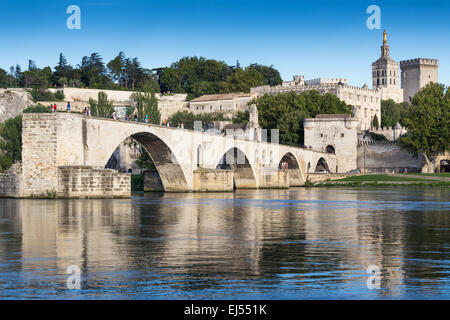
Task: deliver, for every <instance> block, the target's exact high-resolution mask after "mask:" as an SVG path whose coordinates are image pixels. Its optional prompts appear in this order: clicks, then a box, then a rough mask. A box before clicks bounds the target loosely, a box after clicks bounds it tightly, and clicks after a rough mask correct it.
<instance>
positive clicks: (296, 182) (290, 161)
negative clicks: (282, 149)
mask: <svg viewBox="0 0 450 320" xmlns="http://www.w3.org/2000/svg"><path fill="white" fill-rule="evenodd" d="M283 162H286V163H287V170H288V172H289V185H290V186H291V187H300V186H303V185H304V184H305V179H304V176H303V173H302V169H301V167H300V162H299V161H298V160H297V158H296V157H295V156H294V155H293V154H292V153H291V152H287V153H285V154H284V155H283V157H282V158H281V159H280V161H279V163H278V167H279V169H282V168H283V166H282V164H283Z"/></svg>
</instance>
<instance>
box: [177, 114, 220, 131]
mask: <svg viewBox="0 0 450 320" xmlns="http://www.w3.org/2000/svg"><path fill="white" fill-rule="evenodd" d="M226 120H229V119H227V118H225V116H224V115H223V114H221V113H219V114H211V113H201V114H193V113H192V112H189V111H178V112H176V113H174V114H173V115H171V116H170V117H169V119H168V121H169V123H170V125H171V126H178V125H181V124H182V123H183V124H184V128H185V129H189V130H194V122H195V121H201V122H202V127H203V128H204V129H206V125H207V123H209V122H212V121H226Z"/></svg>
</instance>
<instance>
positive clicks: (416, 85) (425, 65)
mask: <svg viewBox="0 0 450 320" xmlns="http://www.w3.org/2000/svg"><path fill="white" fill-rule="evenodd" d="M400 67H401V69H402V89H403V92H404V101H406V102H411V100H412V98H413V97H414V95H415V94H416V93H417V91H419V90H420V89H421V88H423V87H424V86H426V85H427V84H428V83H430V82H436V83H437V82H438V68H439V60H437V59H426V58H417V59H411V60H404V61H400Z"/></svg>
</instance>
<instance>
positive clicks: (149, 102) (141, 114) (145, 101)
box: [136, 89, 161, 124]
mask: <svg viewBox="0 0 450 320" xmlns="http://www.w3.org/2000/svg"><path fill="white" fill-rule="evenodd" d="M136 101H137V115H138V120H139V121H142V120H143V119H144V118H145V115H148V117H149V121H150V123H153V124H160V123H161V113H160V112H159V110H158V99H156V97H155V93H154V92H153V91H151V90H149V89H146V90H144V92H142V93H141V92H139V93H138V94H137V95H136Z"/></svg>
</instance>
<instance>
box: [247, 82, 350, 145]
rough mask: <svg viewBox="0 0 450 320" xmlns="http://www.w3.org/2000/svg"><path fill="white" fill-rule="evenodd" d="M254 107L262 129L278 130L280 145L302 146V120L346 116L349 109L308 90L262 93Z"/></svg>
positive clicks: (328, 95)
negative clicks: (318, 115)
mask: <svg viewBox="0 0 450 320" xmlns="http://www.w3.org/2000/svg"><path fill="white" fill-rule="evenodd" d="M250 103H251V104H253V103H255V104H256V106H257V108H258V114H259V123H260V125H261V127H262V128H265V129H278V130H279V134H280V143H282V144H287V145H294V146H298V145H303V143H304V132H303V120H304V119H306V118H313V117H315V116H316V115H317V114H323V113H325V114H334V113H348V114H351V110H352V108H351V106H349V105H347V104H346V103H345V102H343V101H341V100H339V98H338V97H336V96H335V95H333V94H330V93H326V94H324V95H322V94H320V92H318V91H315V90H312V91H305V92H302V93H296V92H287V93H281V94H277V95H271V94H265V95H263V96H260V97H258V98H257V99H255V100H254V101H252V102H250Z"/></svg>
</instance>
